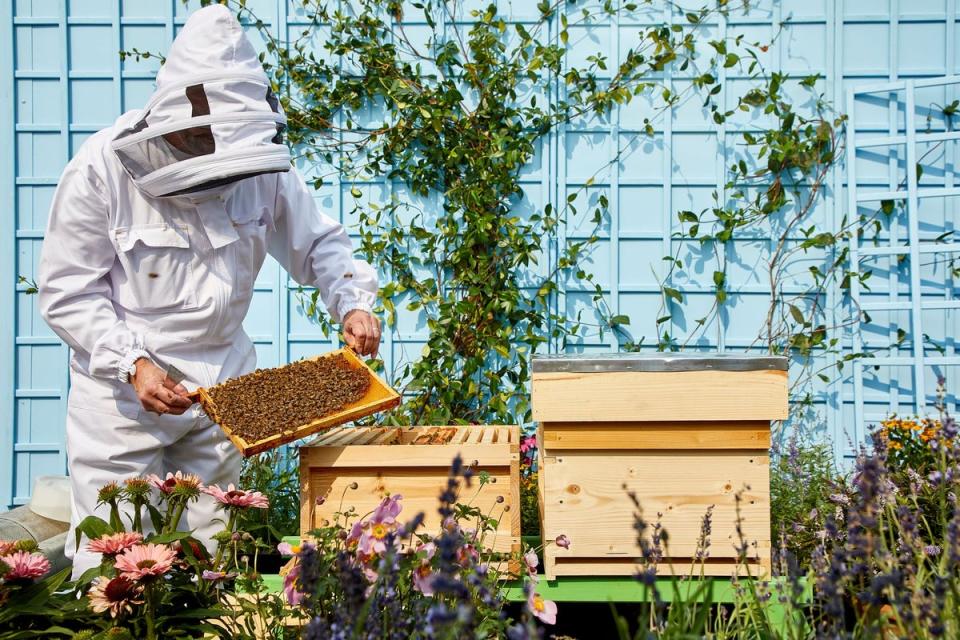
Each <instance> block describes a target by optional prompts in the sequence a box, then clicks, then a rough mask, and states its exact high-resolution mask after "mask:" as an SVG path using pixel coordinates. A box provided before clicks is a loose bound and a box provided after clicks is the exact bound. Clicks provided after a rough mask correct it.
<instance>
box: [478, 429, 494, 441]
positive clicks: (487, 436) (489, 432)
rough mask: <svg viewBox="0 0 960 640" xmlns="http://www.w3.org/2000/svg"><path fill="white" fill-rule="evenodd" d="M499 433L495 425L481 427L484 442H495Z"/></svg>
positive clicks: (481, 436)
mask: <svg viewBox="0 0 960 640" xmlns="http://www.w3.org/2000/svg"><path fill="white" fill-rule="evenodd" d="M496 435H497V432H496V429H494V428H493V427H480V442H482V443H484V444H493V441H494V437H495V436H496Z"/></svg>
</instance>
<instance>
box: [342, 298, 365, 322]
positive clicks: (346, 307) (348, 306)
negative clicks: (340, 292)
mask: <svg viewBox="0 0 960 640" xmlns="http://www.w3.org/2000/svg"><path fill="white" fill-rule="evenodd" d="M358 309H359V310H360V311H366V312H367V313H370V314H372V313H373V307H372V306H371V305H369V304H367V303H366V302H361V301H359V300H350V301H349V302H341V303H340V304H339V305H338V306H337V320H338V322H343V320H344V318H346V317H347V314H348V313H350V312H351V311H356V310H358Z"/></svg>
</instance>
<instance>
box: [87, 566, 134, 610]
mask: <svg viewBox="0 0 960 640" xmlns="http://www.w3.org/2000/svg"><path fill="white" fill-rule="evenodd" d="M142 594H143V587H140V586H138V585H137V584H136V583H135V582H133V581H132V580H128V579H127V578H124V577H123V576H120V577H119V578H113V579H110V578H107V577H105V576H98V577H97V578H96V580H95V581H94V583H93V586H92V587H91V588H90V591H89V592H87V597H88V598H90V608H91V609H93V610H94V611H96V612H97V613H103V612H105V611H109V612H110V617H112V618H116V617H117V616H119V615H120V614H122V613H131V612H132V611H133V605H135V604H143V600H142V599H140V596H141V595H142Z"/></svg>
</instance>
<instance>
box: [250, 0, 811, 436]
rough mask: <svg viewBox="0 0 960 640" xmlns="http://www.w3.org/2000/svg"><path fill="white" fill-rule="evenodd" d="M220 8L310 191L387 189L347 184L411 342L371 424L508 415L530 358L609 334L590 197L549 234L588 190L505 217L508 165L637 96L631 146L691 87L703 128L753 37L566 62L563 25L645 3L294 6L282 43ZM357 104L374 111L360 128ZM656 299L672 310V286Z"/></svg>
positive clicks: (517, 405)
mask: <svg viewBox="0 0 960 640" xmlns="http://www.w3.org/2000/svg"><path fill="white" fill-rule="evenodd" d="M234 4H235V5H236V7H237V9H238V10H239V13H240V15H241V17H244V18H246V19H248V20H249V21H250V22H251V23H252V24H254V25H255V26H257V27H259V28H260V30H261V33H262V35H263V36H264V38H265V39H266V40H267V49H268V51H267V54H266V55H265V56H264V57H263V60H264V66H265V68H266V69H267V71H268V73H270V74H271V75H272V77H273V81H274V82H275V84H276V87H275V89H276V92H277V94H278V95H280V96H281V99H282V100H283V104H284V109H285V110H286V113H287V115H288V119H289V132H288V133H289V139H290V141H291V142H292V143H293V144H294V145H295V146H296V148H297V149H298V150H299V152H300V155H301V159H302V160H303V161H304V162H306V163H308V164H311V165H312V166H313V168H315V169H316V173H318V174H319V175H320V177H318V178H317V179H316V181H315V185H316V186H318V187H319V186H320V185H321V184H322V183H323V182H324V181H325V180H327V179H330V178H331V177H334V176H335V177H336V178H337V179H338V180H339V181H340V182H341V183H345V184H351V183H352V182H353V183H355V182H356V181H358V180H361V179H363V180H367V179H383V180H385V181H386V182H387V183H388V184H389V185H390V187H389V190H390V191H391V193H390V195H389V196H388V197H387V198H386V199H382V198H379V197H374V196H371V195H368V194H366V192H365V191H364V190H363V189H362V188H361V185H359V184H354V186H353V187H352V189H351V190H350V193H351V195H352V197H353V198H354V206H353V211H352V212H351V216H353V217H356V219H358V220H359V231H360V236H361V251H362V252H363V253H364V254H365V255H366V256H367V257H368V258H369V259H370V260H371V261H373V262H375V263H376V264H377V266H378V267H379V268H380V269H381V271H383V272H385V273H386V274H387V278H386V284H385V285H384V286H383V288H382V290H381V302H382V311H383V313H384V314H385V316H386V319H387V323H388V324H389V325H391V326H395V324H396V318H397V311H398V309H399V308H401V307H402V308H405V309H406V310H407V311H410V312H415V313H421V314H422V319H423V322H424V323H425V327H426V329H427V330H428V331H429V337H428V338H427V342H426V344H425V345H424V346H423V349H422V351H421V353H420V354H419V358H417V359H415V360H414V361H413V362H411V363H409V364H407V365H405V366H404V367H403V369H402V370H399V371H395V372H391V373H393V374H394V378H395V380H396V381H397V382H398V383H400V382H402V383H403V384H404V385H405V389H404V390H405V391H406V392H407V393H408V394H409V396H408V397H409V398H410V399H409V400H408V401H407V402H406V403H405V404H404V405H403V406H402V407H401V408H400V409H398V410H397V411H396V412H394V414H393V415H392V416H391V418H390V420H391V421H393V422H397V423H407V422H409V423H434V424H438V423H461V422H501V423H503V422H518V421H520V422H528V421H529V420H530V412H529V406H528V400H527V398H526V384H527V382H528V381H529V377H530V376H529V369H528V362H529V356H530V355H531V354H532V353H534V352H537V351H544V350H546V344H547V343H548V341H552V342H553V343H555V344H557V345H558V346H561V347H562V346H563V345H564V344H566V342H567V341H568V340H571V339H579V337H581V336H582V335H584V333H586V332H588V331H592V332H595V333H597V334H599V335H600V336H601V337H602V336H603V335H604V334H605V333H606V332H609V331H615V332H617V333H618V335H623V336H626V335H627V334H626V333H625V327H627V326H629V325H630V318H629V317H627V316H625V315H623V314H615V313H612V312H611V311H610V310H609V308H608V305H607V303H606V300H605V297H604V292H603V290H602V288H601V287H600V285H599V284H598V283H596V282H595V280H594V278H593V276H592V274H590V273H589V272H588V271H587V270H586V269H585V267H584V262H585V260H586V259H587V258H589V256H590V254H591V251H592V250H593V248H594V246H595V245H596V243H597V241H598V240H599V237H600V235H599V233H600V229H601V228H602V226H603V224H604V220H605V219H606V218H607V207H608V199H607V196H606V194H601V195H600V196H599V197H598V198H597V204H596V205H595V206H594V205H590V207H591V209H592V211H590V212H585V213H586V216H587V219H592V224H593V225H594V227H593V229H592V231H589V232H588V233H587V235H586V237H579V238H576V239H573V238H567V237H566V232H565V229H566V227H567V225H568V223H569V222H570V221H571V220H573V219H574V217H575V216H583V215H584V213H582V212H580V211H579V210H578V209H579V208H582V207H583V205H582V204H581V200H582V199H583V198H581V196H582V195H583V194H584V193H585V192H586V190H587V189H588V188H589V187H590V186H591V185H592V184H593V182H594V180H593V179H590V180H587V181H586V184H585V185H584V186H583V187H582V188H581V189H580V191H579V192H576V193H571V194H569V195H563V196H562V197H561V198H560V200H559V201H555V200H553V199H552V198H551V199H550V200H551V201H550V202H548V204H546V205H545V206H544V207H543V209H542V210H538V211H532V212H522V207H520V206H519V205H520V204H521V203H522V201H523V199H524V195H523V190H522V187H521V179H522V172H523V171H524V170H525V169H526V168H527V167H529V165H530V163H531V161H532V160H533V158H534V156H535V155H536V154H537V151H538V147H539V145H540V144H541V142H542V141H543V140H544V138H545V136H547V135H548V134H549V133H550V132H551V131H554V130H556V129H557V128H558V127H562V126H563V125H565V124H566V123H569V122H572V121H575V120H577V119H580V118H584V117H588V116H589V117H593V116H603V115H605V114H609V113H610V112H611V111H612V110H613V109H616V108H617V107H618V106H620V105H625V104H627V103H629V102H630V101H632V100H634V99H636V98H638V97H642V98H643V99H644V100H650V101H652V102H653V106H652V107H651V109H650V112H649V114H648V117H647V118H646V119H645V122H644V129H645V130H644V131H643V132H642V133H641V134H639V135H638V137H642V136H647V135H652V134H653V133H654V123H655V120H656V118H657V116H658V115H660V114H662V113H663V112H665V111H668V110H669V109H671V108H672V107H674V106H676V105H677V104H679V103H680V101H681V100H683V99H685V98H686V97H687V95H691V94H693V93H694V92H696V93H698V95H701V94H702V95H701V97H702V98H703V101H704V107H705V108H706V109H708V111H709V113H711V114H712V118H713V120H714V121H715V122H717V123H722V122H724V121H725V119H726V118H727V117H729V115H730V112H725V111H723V109H722V108H721V107H720V106H719V105H718V104H717V103H716V102H715V97H716V96H717V95H718V94H719V92H720V86H721V85H720V82H719V80H718V78H720V77H721V75H722V74H721V69H725V68H739V67H741V66H747V67H752V66H754V65H755V64H756V62H755V60H756V54H755V53H753V50H754V48H755V46H754V45H750V44H747V43H745V42H744V41H743V38H742V37H737V38H730V39H728V40H727V41H718V42H711V43H709V45H702V46H701V45H700V43H698V42H697V39H696V37H695V34H696V30H695V29H685V28H683V27H681V26H672V27H671V26H667V25H657V26H650V27H647V28H644V29H643V30H642V31H641V33H640V35H639V38H638V41H637V42H635V43H633V44H634V46H632V47H631V48H630V49H629V50H628V51H627V52H626V53H624V54H623V55H622V59H621V61H620V64H619V66H618V67H617V68H616V69H608V60H607V59H606V58H605V57H604V56H603V55H601V54H597V55H593V56H589V57H587V59H586V62H585V63H584V64H583V65H580V66H577V65H571V63H570V60H569V56H568V54H569V53H570V50H571V48H570V47H569V46H568V33H569V29H570V28H571V27H572V26H584V25H590V24H594V23H597V22H599V21H602V20H606V19H608V18H610V17H611V16H614V15H619V17H620V18H621V19H630V18H631V15H632V14H633V13H635V12H638V11H642V10H643V9H648V8H649V7H651V6H655V5H656V3H654V2H652V0H647V1H646V2H640V3H636V4H627V5H624V6H622V7H619V8H617V7H614V6H613V3H604V4H603V5H601V6H599V7H598V6H595V5H588V4H586V3H582V2H559V1H557V2H552V3H551V2H544V3H542V4H541V5H538V7H539V8H540V13H541V15H540V19H539V20H537V21H536V22H535V23H533V24H528V23H524V24H519V23H517V24H513V23H508V22H507V21H506V19H504V18H503V17H502V16H500V15H499V14H498V12H497V10H496V8H495V6H494V5H490V6H489V7H487V8H485V9H481V10H476V11H472V12H471V14H470V15H469V16H466V15H463V14H462V12H461V13H460V14H458V13H457V11H458V5H457V3H450V2H442V1H439V0H424V1H423V2H418V3H413V4H412V5H403V6H401V4H400V3H398V2H392V1H388V0H359V1H358V2H357V3H356V4H355V5H353V10H352V11H351V10H347V9H342V10H340V9H338V10H334V9H332V8H330V7H328V6H327V5H326V4H324V3H316V2H309V1H304V2H302V3H300V4H301V5H302V7H303V11H304V13H305V18H304V20H305V22H306V23H307V24H308V26H307V27H306V28H305V29H304V30H303V32H302V36H301V37H300V38H297V39H295V40H293V41H292V42H277V41H276V40H274V39H273V38H272V36H271V34H270V31H269V30H268V29H267V28H266V27H265V26H264V23H263V22H262V21H260V20H259V19H258V18H257V16H256V15H254V14H253V13H252V11H251V10H250V9H249V8H248V7H247V6H246V3H245V2H243V1H242V0H238V1H237V2H235V3H234ZM671 6H672V5H671ZM405 10H407V11H411V12H415V13H416V15H415V16H414V15H410V16H404V14H403V12H404V11H405ZM726 12H727V9H726V6H725V4H724V3H720V5H719V8H717V9H701V10H697V11H686V12H684V13H683V14H681V15H683V16H685V20H686V21H687V22H688V23H689V24H690V25H699V24H701V23H703V22H707V21H709V20H711V19H714V18H716V17H717V16H718V14H725V13H726ZM405 17H410V18H413V17H416V18H418V19H420V20H422V21H424V22H425V23H426V26H427V34H426V36H425V37H418V39H417V41H416V42H414V41H413V39H411V37H410V34H409V33H408V32H407V31H406V29H405V26H404V23H403V20H404V18H405ZM464 23H466V24H467V26H464ZM320 25H323V27H322V31H321V26H320ZM319 33H322V34H323V38H322V40H321V41H320V42H317V39H316V36H317V35H318V34H319ZM551 33H555V34H557V36H556V39H553V38H551V37H550V34H551ZM668 67H670V68H674V69H677V70H679V71H683V72H686V73H693V74H694V81H693V83H692V84H691V86H690V88H689V89H687V90H684V91H675V90H674V89H672V88H671V87H670V86H668V85H665V84H664V83H663V80H662V77H663V76H662V72H663V71H664V70H665V69H666V68H668ZM608 71H609V74H607V72H608ZM558 87H559V88H560V91H558ZM763 95H766V94H763ZM764 100H766V98H764ZM374 111H376V112H377V113H381V112H382V114H383V117H382V118H380V117H378V118H377V119H376V120H374V119H373V118H372V117H371V116H370V113H371V112H374ZM631 142H633V141H631ZM629 147H630V144H629V143H628V144H627V145H625V147H624V149H620V150H618V152H617V153H616V156H615V157H614V158H613V160H612V162H616V161H618V160H619V159H620V157H621V155H622V154H623V153H624V152H625V150H626V149H627V148H629ZM811 162H812V160H811ZM604 169H606V166H604V167H600V168H599V169H598V172H597V174H598V175H599V174H600V173H601V172H602V171H603V170H604ZM721 275H722V274H721ZM567 277H570V278H575V279H577V280H579V281H580V283H581V286H583V285H586V286H587V287H588V289H589V290H592V291H593V302H594V304H595V305H596V307H597V310H598V314H599V317H600V318H601V321H600V322H599V323H596V322H593V323H591V322H587V321H585V320H584V319H583V318H581V317H580V316H577V317H575V318H568V317H567V314H566V310H565V309H558V305H557V292H558V283H559V282H560V281H561V280H562V279H564V278H567ZM716 281H717V282H718V283H719V286H724V283H723V280H722V278H718V279H717V280H716ZM665 296H668V297H670V298H673V299H675V300H676V301H677V302H681V301H682V296H681V295H680V293H679V291H677V290H676V289H669V288H667V289H665ZM308 305H309V303H308ZM309 310H310V311H312V312H316V311H317V310H316V307H315V305H312V306H309ZM311 315H312V314H311ZM317 315H319V314H317ZM320 320H321V322H323V319H322V318H321V319H320Z"/></svg>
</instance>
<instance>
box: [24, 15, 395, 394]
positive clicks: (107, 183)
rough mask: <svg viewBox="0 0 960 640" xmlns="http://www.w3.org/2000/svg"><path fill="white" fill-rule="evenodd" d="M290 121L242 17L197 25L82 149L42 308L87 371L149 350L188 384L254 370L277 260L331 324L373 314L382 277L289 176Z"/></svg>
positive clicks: (103, 375) (122, 371)
mask: <svg viewBox="0 0 960 640" xmlns="http://www.w3.org/2000/svg"><path fill="white" fill-rule="evenodd" d="M284 122H285V119H284V116H283V114H282V112H281V110H280V108H279V105H278V103H277V100H276V98H275V97H274V96H273V94H272V93H271V91H270V87H269V83H268V81H267V78H266V76H265V74H264V72H263V70H262V68H261V66H260V63H259V61H258V59H257V56H256V52H255V51H254V49H253V47H252V46H251V45H250V42H249V41H248V40H247V39H246V37H245V36H244V35H243V32H242V30H241V28H240V25H239V23H238V22H237V21H236V19H235V18H234V17H233V15H232V14H231V13H230V12H229V10H227V9H226V8H225V7H223V6H220V5H213V6H210V7H207V8H205V9H202V10H200V11H198V12H196V13H195V14H194V15H193V16H191V18H190V20H188V22H187V23H186V25H185V26H184V29H183V31H182V32H181V33H180V35H179V36H178V37H177V39H176V41H175V42H174V44H173V46H172V47H171V49H170V53H169V56H168V58H167V60H166V62H165V64H164V65H163V67H162V68H161V70H160V72H159V74H158V75H157V90H156V92H155V93H154V95H153V97H152V98H151V100H150V102H149V103H148V104H147V105H146V107H144V108H143V109H142V110H138V111H132V112H128V113H125V114H123V115H122V116H120V118H119V119H118V120H117V121H116V123H115V124H114V126H113V127H111V128H109V129H106V130H104V131H100V132H99V133H97V134H95V135H94V136H92V137H91V138H90V139H89V140H88V141H87V142H86V143H85V144H84V145H83V146H82V147H81V148H80V150H79V151H78V152H77V155H76V156H75V157H74V158H73V160H72V161H71V162H70V163H69V165H68V166H67V168H66V170H65V171H64V173H63V176H62V177H61V180H60V183H59V187H58V189H57V192H56V195H55V197H54V200H53V204H52V207H51V213H50V220H49V226H48V229H47V235H46V238H45V241H44V245H43V254H42V258H41V264H40V277H39V284H40V306H41V311H42V313H43V316H44V318H45V319H46V320H47V322H48V323H49V324H50V326H51V327H52V328H53V329H54V331H56V333H57V334H58V335H59V336H60V337H61V338H63V339H64V340H65V341H66V342H67V344H69V345H70V346H71V347H72V348H73V351H74V358H75V363H74V366H75V367H76V368H77V369H79V371H81V372H83V373H84V374H88V375H89V376H91V377H93V378H96V379H98V380H102V381H103V382H104V383H105V384H110V385H111V386H112V385H114V384H115V383H117V382H119V381H120V380H125V379H126V372H127V370H128V369H129V367H130V365H131V364H132V363H133V362H134V361H135V360H136V359H137V358H139V357H141V356H144V355H149V356H152V357H154V358H155V359H156V360H158V361H159V362H160V363H161V364H175V365H176V366H177V367H179V368H180V369H181V370H182V371H184V372H185V373H187V375H188V380H187V384H188V386H189V384H190V383H193V384H195V385H210V384H214V383H215V382H217V381H219V380H222V379H223V378H225V377H232V376H236V375H238V374H241V373H244V372H246V371H247V370H249V369H250V368H251V367H252V366H253V363H254V351H253V345H252V343H251V342H250V340H249V338H248V337H247V336H246V335H245V333H244V331H243V328H242V326H241V325H242V321H243V318H244V316H245V315H246V313H247V310H248V308H249V306H250V301H251V298H252V294H253V285H254V279H255V278H256V276H257V273H258V272H259V270H260V267H261V265H262V264H263V261H264V258H265V256H266V254H267V253H268V252H269V253H270V254H271V255H272V256H273V257H274V258H276V259H277V261H278V262H279V263H280V264H281V265H282V266H283V267H284V268H285V269H286V270H287V271H288V272H289V273H290V275H291V276H292V277H293V279H294V280H296V281H297V282H299V283H301V284H304V285H308V286H316V287H317V288H318V289H319V290H320V293H321V297H322V300H323V302H324V303H325V305H326V307H327V309H328V310H329V311H330V314H331V315H332V316H333V318H334V320H339V319H341V318H343V316H344V315H345V314H346V313H347V312H349V311H350V310H352V309H364V310H367V311H369V310H370V309H371V306H372V304H373V302H374V298H375V295H376V291H377V278H376V273H375V272H374V270H373V269H372V268H371V267H370V266H369V265H368V264H367V263H366V262H362V261H359V260H355V259H354V258H353V247H352V246H351V242H350V239H349V238H348V236H347V234H346V232H345V231H344V229H343V227H342V226H341V225H340V224H339V223H337V222H335V221H334V220H332V219H330V218H328V217H327V216H324V215H323V214H321V213H319V212H318V211H317V208H316V206H315V204H314V201H313V197H312V194H311V191H310V190H309V189H308V188H307V186H306V185H305V184H304V182H303V179H302V178H301V177H300V175H298V174H297V172H296V171H295V170H293V169H291V168H290V154H289V150H288V149H287V147H286V146H285V145H284V144H283V141H282V129H283V125H284ZM238 178H243V179H242V180H239V181H236V180H237V179H238ZM169 194H182V195H173V196H171V195H169Z"/></svg>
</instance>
